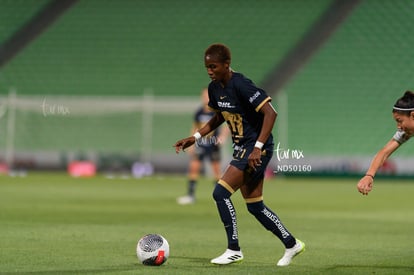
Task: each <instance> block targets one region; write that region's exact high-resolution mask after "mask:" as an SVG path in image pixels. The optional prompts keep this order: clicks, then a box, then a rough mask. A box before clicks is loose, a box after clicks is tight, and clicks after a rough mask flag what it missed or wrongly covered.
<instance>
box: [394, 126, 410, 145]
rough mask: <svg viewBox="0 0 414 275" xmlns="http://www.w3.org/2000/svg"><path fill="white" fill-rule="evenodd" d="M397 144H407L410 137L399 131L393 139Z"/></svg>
mask: <svg viewBox="0 0 414 275" xmlns="http://www.w3.org/2000/svg"><path fill="white" fill-rule="evenodd" d="M392 138H393V139H394V140H395V141H396V142H398V143H399V144H403V143H404V142H406V141H407V140H408V139H409V138H410V137H409V136H408V135H407V134H406V133H405V132H404V131H403V130H400V129H398V130H397V132H395V134H394V136H393V137H392Z"/></svg>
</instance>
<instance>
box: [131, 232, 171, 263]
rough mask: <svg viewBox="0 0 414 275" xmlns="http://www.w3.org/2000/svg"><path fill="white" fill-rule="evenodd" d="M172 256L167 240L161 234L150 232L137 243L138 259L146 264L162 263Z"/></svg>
mask: <svg viewBox="0 0 414 275" xmlns="http://www.w3.org/2000/svg"><path fill="white" fill-rule="evenodd" d="M168 256H170V246H169V244H168V242H167V240H166V239H165V238H164V237H163V236H161V235H159V234H148V235H145V236H144V237H142V238H141V239H140V240H139V241H138V244H137V257H138V260H139V261H140V262H141V263H142V264H144V265H162V264H163V263H165V262H166V261H167V259H168Z"/></svg>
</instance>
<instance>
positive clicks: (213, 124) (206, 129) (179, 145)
mask: <svg viewBox="0 0 414 275" xmlns="http://www.w3.org/2000/svg"><path fill="white" fill-rule="evenodd" d="M223 122H224V118H223V116H222V114H221V113H219V112H216V113H215V115H214V116H213V117H212V118H211V119H210V120H209V121H208V122H207V123H206V125H204V126H203V127H202V128H201V129H199V130H198V132H196V133H195V134H194V135H192V136H190V137H187V138H184V139H181V140H179V141H177V142H176V143H175V144H174V147H175V152H176V153H177V154H178V153H179V152H180V150H183V151H184V150H185V149H186V148H188V147H190V146H191V145H193V144H194V143H195V142H196V139H199V138H201V137H203V136H205V135H207V134H209V133H210V132H211V131H214V130H215V129H216V128H217V127H219V126H220V125H221V124H222V123H223Z"/></svg>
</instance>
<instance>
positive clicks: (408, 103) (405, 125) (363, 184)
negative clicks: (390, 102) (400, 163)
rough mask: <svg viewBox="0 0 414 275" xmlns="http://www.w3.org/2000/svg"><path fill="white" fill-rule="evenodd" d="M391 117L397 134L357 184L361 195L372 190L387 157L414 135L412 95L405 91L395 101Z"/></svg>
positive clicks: (376, 156)
mask: <svg viewBox="0 0 414 275" xmlns="http://www.w3.org/2000/svg"><path fill="white" fill-rule="evenodd" d="M392 115H393V117H394V119H395V121H396V122H397V128H398V129H397V132H396V133H395V134H394V136H393V137H392V139H391V140H390V141H388V143H387V144H385V146H384V147H383V148H382V149H381V150H379V151H378V153H377V154H376V155H375V157H374V159H373V160H372V162H371V165H370V166H369V168H368V170H367V172H366V174H365V176H364V177H362V178H361V180H360V181H359V182H358V185H357V188H358V191H359V192H360V193H362V194H363V195H368V193H369V192H370V191H371V190H372V187H373V183H374V177H375V174H376V173H377V171H378V169H379V168H380V167H381V166H382V164H383V163H384V162H385V161H386V160H387V159H388V157H389V156H390V155H391V154H392V153H393V152H394V151H395V150H397V149H398V147H400V145H401V144H403V143H404V142H406V141H407V140H408V139H409V138H410V137H411V136H413V135H414V93H413V92H411V91H406V92H405V93H404V95H403V96H402V97H401V98H400V99H398V100H397V102H396V103H395V105H394V107H393V108H392Z"/></svg>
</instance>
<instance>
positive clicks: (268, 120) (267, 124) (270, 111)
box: [248, 102, 277, 169]
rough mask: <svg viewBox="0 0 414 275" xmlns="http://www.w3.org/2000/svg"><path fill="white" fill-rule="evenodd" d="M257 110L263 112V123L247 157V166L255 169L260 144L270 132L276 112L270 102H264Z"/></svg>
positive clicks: (258, 162)
mask: <svg viewBox="0 0 414 275" xmlns="http://www.w3.org/2000/svg"><path fill="white" fill-rule="evenodd" d="M259 112H261V113H262V114H263V125H262V130H261V131H260V134H259V137H258V138H257V141H256V145H255V147H254V149H253V151H252V152H251V154H250V155H249V157H248V160H249V166H250V167H252V168H253V169H256V166H259V165H260V164H261V162H262V161H261V160H260V158H261V154H262V146H263V144H264V143H265V142H266V141H267V139H268V138H269V136H270V134H271V133H272V129H273V125H274V124H275V121H276V117H277V112H276V110H275V109H274V108H273V106H272V104H271V103H270V102H266V103H265V104H264V105H263V106H262V108H260V110H259Z"/></svg>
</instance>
